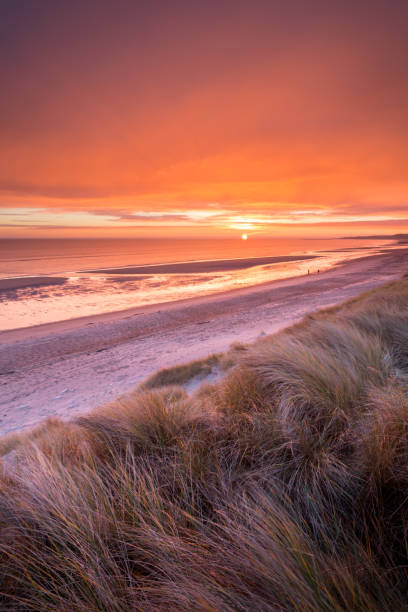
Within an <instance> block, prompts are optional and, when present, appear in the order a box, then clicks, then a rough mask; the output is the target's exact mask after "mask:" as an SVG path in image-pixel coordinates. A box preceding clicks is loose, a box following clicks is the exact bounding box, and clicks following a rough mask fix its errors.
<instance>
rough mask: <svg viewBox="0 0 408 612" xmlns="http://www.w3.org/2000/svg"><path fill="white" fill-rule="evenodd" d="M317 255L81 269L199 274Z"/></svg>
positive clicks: (87, 271) (310, 257)
mask: <svg viewBox="0 0 408 612" xmlns="http://www.w3.org/2000/svg"><path fill="white" fill-rule="evenodd" d="M316 257H317V255H285V256H283V257H247V258H245V259H244V258H242V259H214V260H206V261H182V262H179V263H166V264H153V265H148V266H126V267H124V268H101V269H98V270H82V273H87V274H199V273H206V272H227V271H229V270H243V269H245V268H252V267H255V266H263V265H267V264H277V263H286V262H289V261H304V260H306V259H315V258H316Z"/></svg>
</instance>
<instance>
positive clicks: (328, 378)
mask: <svg viewBox="0 0 408 612" xmlns="http://www.w3.org/2000/svg"><path fill="white" fill-rule="evenodd" d="M232 354H233V356H232ZM220 359H221V360H224V363H228V364H229V365H230V366H231V365H233V364H234V363H237V362H238V365H235V366H234V367H232V368H231V369H230V371H229V372H228V373H227V374H226V376H225V378H224V379H223V380H222V381H220V382H218V383H217V384H213V385H209V384H205V385H203V386H202V387H201V388H199V389H198V391H196V393H195V394H194V395H193V396H188V395H187V394H186V392H185V391H184V390H183V389H182V388H181V387H179V386H174V384H173V383H174V382H183V383H184V382H187V381H188V378H189V376H190V375H191V376H196V375H197V374H202V373H203V372H204V373H205V372H206V371H208V369H209V370H211V368H213V367H214V366H215V365H217V364H219V361H220ZM189 373H190V374H189ZM169 382H170V383H172V385H173V386H166V387H162V388H160V389H155V388H154V387H157V386H161V385H163V384H167V383H169ZM0 451H1V452H2V453H3V454H6V453H7V454H6V456H5V459H4V463H3V469H2V475H1V480H0V482H1V489H0V523H1V539H0V609H2V610H21V611H22V610H38V611H55V610H58V611H66V612H71V611H84V612H85V611H87V612H88V611H92V612H93V611H95V612H96V611H106V612H108V611H109V612H110V611H118V612H119V611H121V612H122V611H124V610H135V611H136V610H153V611H160V610H183V611H190V610H205V611H211V610H214V611H215V610H221V611H226V612H232V611H242V612H244V611H245V612H246V611H248V610H257V611H258V610H261V611H269V610H270V611H272V610H299V611H300V610H301V611H305V610H306V611H312V610H325V611H326V610H361V611H362V610H404V609H406V602H407V600H408V599H407V596H408V581H407V567H408V558H407V528H408V520H407V519H408V503H407V500H408V278H406V277H404V278H403V279H401V280H400V281H397V282H393V283H389V284H387V285H384V286H383V287H380V288H378V289H375V290H373V291H370V292H367V293H365V294H363V295H361V296H359V297H358V298H355V299H353V300H350V301H349V302H347V303H345V304H343V305H341V306H336V307H334V308H331V309H328V310H325V311H320V312H317V313H313V314H311V315H309V316H308V317H306V318H305V319H304V320H303V321H302V322H301V323H299V324H297V325H295V326H293V327H291V328H289V329H287V330H284V331H283V332H280V333H279V334H276V335H274V336H266V337H265V338H262V339H260V340H258V341H257V342H256V343H255V344H254V345H252V346H247V347H245V346H242V345H240V346H237V347H236V350H235V351H232V353H231V354H230V355H229V356H227V357H226V356H224V357H222V358H221V357H220V356H216V357H213V358H211V359H210V361H209V362H206V361H205V360H204V361H203V362H202V364H201V365H200V364H199V363H198V362H197V363H195V365H194V366H193V367H192V368H189V367H188V366H186V367H184V368H181V369H179V370H177V371H176V372H171V371H169V370H166V372H165V374H164V375H163V374H160V373H158V375H157V376H156V378H154V379H150V381H149V382H148V383H147V384H145V385H144V388H139V389H138V390H136V391H135V392H134V393H133V394H130V395H127V396H124V397H123V398H120V399H119V400H118V401H117V402H114V403H112V404H109V405H108V406H105V407H103V408H101V409H98V410H97V411H94V412H93V413H90V414H89V415H87V416H86V417H82V418H80V419H78V420H77V421H76V422H72V423H63V422H61V421H58V420H56V419H53V420H49V421H48V422H46V423H45V424H44V425H42V426H41V427H40V428H37V430H35V431H33V432H30V433H28V434H24V435H21V436H13V437H8V438H5V439H3V440H0Z"/></svg>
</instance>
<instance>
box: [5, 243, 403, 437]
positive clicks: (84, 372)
mask: <svg viewBox="0 0 408 612" xmlns="http://www.w3.org/2000/svg"><path fill="white" fill-rule="evenodd" d="M407 270H408V249H400V250H395V251H391V252H384V253H383V254H380V255H371V256H367V257H363V258H359V259H355V260H351V261H348V262H347V263H345V264H342V265H339V266H337V267H335V268H333V269H331V270H329V271H327V272H322V273H320V274H312V275H310V276H303V277H297V278H292V279H286V280H284V281H276V282H272V283H264V284H262V285H256V286H253V287H247V288H244V289H238V290H234V291H230V292H227V293H219V294H215V295H210V296H201V297H200V296H198V297H197V298H194V299H188V300H182V301H179V302H173V303H166V304H155V305H153V306H148V307H140V308H133V309H130V310H126V311H121V312H115V313H106V314H103V315H98V316H94V317H84V318H80V319H74V320H69V321H63V322H59V323H50V324H46V325H39V326H36V327H30V328H24V329H18V330H12V331H5V332H2V333H0V385H1V391H2V393H1V401H0V433H3V434H4V433H8V432H13V431H18V430H21V429H24V428H27V427H31V426H33V425H35V424H37V423H38V422H39V421H41V420H42V419H44V418H46V417H49V416H53V415H55V416H59V417H62V418H72V417H76V416H78V415H79V414H82V413H84V412H87V411H89V410H90V409H92V408H93V407H95V406H98V405H100V404H103V403H104V402H107V401H110V400H112V399H114V398H115V397H117V396H119V395H121V394H124V393H127V392H129V391H131V390H132V389H134V387H135V386H137V385H138V383H140V382H141V381H142V380H144V379H145V378H146V377H147V376H149V375H150V374H152V373H154V372H155V371H157V370H158V369H161V368H164V367H170V366H173V365H176V364H180V363H184V362H188V361H190V360H193V359H199V358H201V357H204V356H206V355H208V354H210V353H213V352H221V351H224V350H226V349H228V347H229V346H230V345H231V343H232V342H236V341H239V342H251V341H253V340H255V339H256V338H257V337H259V335H260V334H264V333H266V334H269V333H273V332H274V331H277V330H279V329H281V328H283V327H286V326H288V325H290V324H291V323H293V322H295V321H297V320H299V319H300V318H302V317H303V316H304V315H305V314H307V313H308V312H310V311H313V310H316V309H319V308H324V307H327V306H330V305H333V304H336V303H339V302H342V301H344V300H346V299H348V298H351V297H353V296H355V295H357V294H359V293H361V292H362V291H364V290H367V289H370V288H372V287H375V286H377V285H379V284H381V283H384V282H386V281H388V280H392V279H394V278H397V277H399V276H401V275H402V274H403V273H405V272H406V271H407Z"/></svg>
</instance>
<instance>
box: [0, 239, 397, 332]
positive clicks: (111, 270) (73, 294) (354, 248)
mask: <svg viewBox="0 0 408 612" xmlns="http://www.w3.org/2000/svg"><path fill="white" fill-rule="evenodd" d="M393 244H394V243H393V241H392V240H380V239H368V238H357V239H347V238H346V239H345V238H342V239H298V238H296V239H287V238H261V237H251V236H250V237H249V238H248V240H242V239H241V237H237V238H227V239H221V238H216V239H207V238H201V239H200V238H191V239H187V238H178V239H177V238H174V239H161V238H160V239H159V238H125V239H109V238H104V239H3V240H0V331H4V330H10V329H18V328H24V327H30V326H34V325H42V324H45V323H52V322H58V321H63V320H67V319H74V318H78V317H84V316H92V315H98V314H102V313H106V312H115V311H121V310H126V309H129V308H133V307H137V306H139V307H140V306H146V305H152V304H161V303H165V302H171V301H175V300H182V299H187V298H192V297H197V296H204V295H209V294H213V293H217V292H222V291H229V290H233V289H238V288H242V287H248V286H251V285H256V284H260V283H265V282H269V281H274V280H279V279H284V278H289V277H296V276H301V275H304V274H308V273H309V274H315V273H317V271H318V270H319V271H320V272H323V271H324V270H328V269H330V268H332V267H333V266H335V265H338V264H340V263H342V262H344V261H346V260H350V259H354V258H358V257H361V256H363V255H368V254H370V253H372V254H375V253H376V252H380V251H381V250H382V249H383V248H384V247H387V248H389V247H391V248H392V245H393ZM265 258H269V259H268V261H267V262H266V263H265ZM271 258H277V260H276V261H275V260H273V259H271ZM182 262H191V266H177V265H175V266H174V267H173V268H172V267H169V266H167V267H165V268H164V270H163V269H160V267H158V268H156V269H155V268H154V267H152V265H153V264H178V263H182ZM197 262H200V264H199V265H196V264H197ZM205 262H207V263H205ZM211 262H212V263H211ZM214 262H218V263H217V264H216V265H214ZM220 262H221V263H220ZM248 262H249V263H248ZM207 264H208V265H207ZM241 264H242V265H241ZM135 266H138V270H137V273H134V272H132V267H133V268H134V267H135ZM143 266H145V267H146V271H145V270H144V269H143V268H142V269H140V267H143ZM186 270H188V271H186Z"/></svg>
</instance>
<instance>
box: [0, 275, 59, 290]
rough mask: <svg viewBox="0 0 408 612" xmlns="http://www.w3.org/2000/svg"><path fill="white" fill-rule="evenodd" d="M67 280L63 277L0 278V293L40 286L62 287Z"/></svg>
mask: <svg viewBox="0 0 408 612" xmlns="http://www.w3.org/2000/svg"><path fill="white" fill-rule="evenodd" d="M67 280H68V279H67V278H66V277H65V276H16V277H13V278H0V293H1V292H2V291H12V290H16V289H28V288H29V287H40V286H42V285H45V286H47V285H63V284H64V283H65V282H66V281H67Z"/></svg>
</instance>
